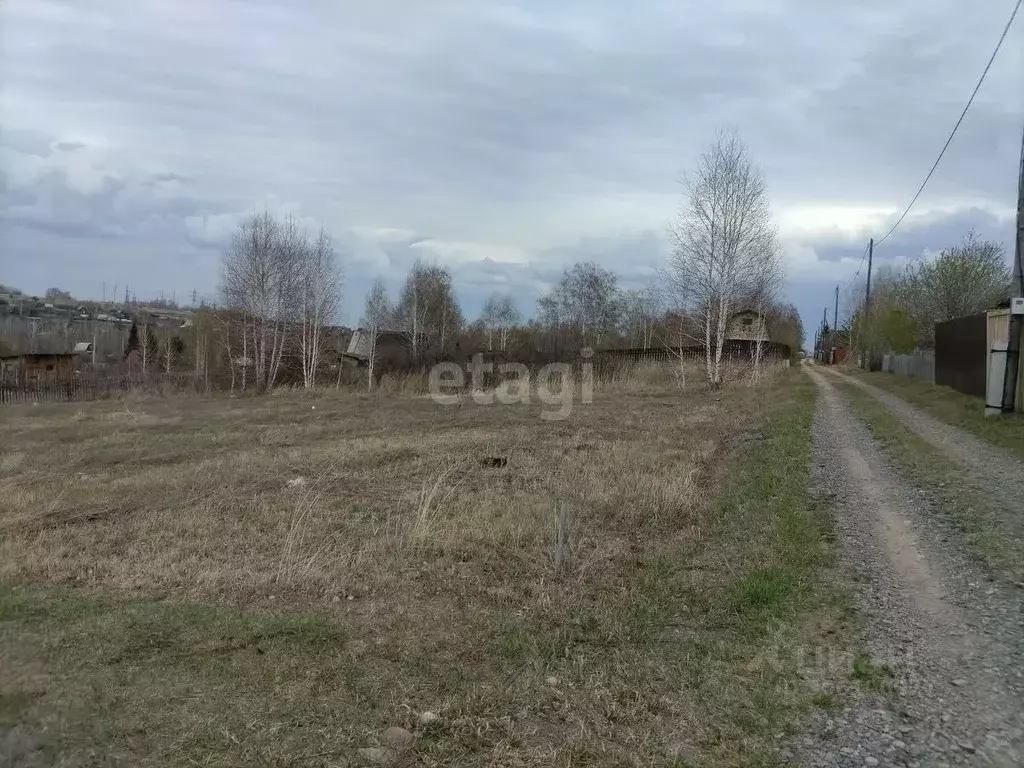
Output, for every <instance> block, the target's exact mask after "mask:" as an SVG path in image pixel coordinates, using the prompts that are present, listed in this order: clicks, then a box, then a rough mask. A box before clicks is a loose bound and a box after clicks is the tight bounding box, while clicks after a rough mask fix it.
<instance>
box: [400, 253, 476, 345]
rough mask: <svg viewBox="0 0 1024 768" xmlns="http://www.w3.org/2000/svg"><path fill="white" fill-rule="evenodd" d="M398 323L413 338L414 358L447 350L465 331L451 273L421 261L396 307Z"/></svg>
mask: <svg viewBox="0 0 1024 768" xmlns="http://www.w3.org/2000/svg"><path fill="white" fill-rule="evenodd" d="M395 323H396V325H397V326H398V327H399V328H400V329H402V330H403V331H404V332H405V333H406V335H408V337H409V341H410V347H411V349H412V354H413V357H414V358H418V357H419V356H420V355H421V354H422V353H423V352H424V350H425V349H426V348H428V347H431V346H433V347H434V348H435V349H436V350H438V351H439V350H440V349H443V348H444V345H445V342H446V341H447V340H448V339H449V338H450V337H451V336H453V335H455V334H456V333H458V332H459V331H460V330H461V328H462V312H461V310H460V309H459V305H458V302H457V301H456V300H455V293H454V290H453V288H452V277H451V275H450V274H449V273H448V270H446V269H444V268H443V267H439V266H437V265H434V264H425V263H424V262H422V261H419V260H417V261H416V262H415V263H414V264H413V265H412V268H411V269H410V270H409V275H408V276H407V277H406V279H405V284H404V285H403V286H402V292H401V295H400V296H399V299H398V304H397V305H396V307H395Z"/></svg>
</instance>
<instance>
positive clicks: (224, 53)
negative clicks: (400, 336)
mask: <svg viewBox="0 0 1024 768" xmlns="http://www.w3.org/2000/svg"><path fill="white" fill-rule="evenodd" d="M999 5H1001V4H999ZM687 6H689V7H687ZM1008 10H1009V9H1008V8H1002V7H996V4H991V5H985V6H984V7H983V8H982V7H970V8H968V7H966V6H964V5H963V4H962V3H958V2H955V0H939V1H938V2H926V1H925V0H902V2H896V3H893V2H889V1H886V2H883V0H865V2H860V3H856V4H831V3H828V4H826V3H819V2H811V1H810V0H789V1H788V2H787V1H784V0H756V2H755V0H737V1H735V2H730V3H722V4H717V5H714V6H707V5H694V4H672V3H664V2H658V1H656V0H640V1H639V2H634V3H629V4H622V3H613V2H611V1H610V0H600V1H598V2H583V1H582V0H567V1H566V2H562V3H546V2H545V3H541V2H536V1H534V2H530V1H527V0H524V1H522V2H502V3H470V2H465V1H464V0H439V1H438V2H432V3H422V4H414V3H407V2H404V1H402V2H400V0H380V2H377V3H373V4H366V3H358V4H357V3H354V2H340V3H334V2H311V3H304V4H302V5H301V7H300V6H295V5H292V4H288V3H283V2H271V1H270V0H258V1H247V2H242V0H224V1H223V2H219V3H215V4H210V3H202V2H198V1H196V2H183V3H174V4H167V3H149V4H146V3H144V4H142V5H141V6H140V7H139V8H138V9H137V11H135V12H133V13H130V14H128V13H124V12H123V8H121V7H119V6H117V5H115V4H113V3H105V2H96V3H89V4H69V3H55V2H47V1H46V0H40V1H39V2H33V3H23V4H4V5H3V7H2V8H0V17H2V19H0V21H2V22H3V23H2V25H0V29H2V30H3V31H2V32H0V35H2V36H3V40H2V41H0V42H2V46H0V50H3V53H2V54H0V66H3V68H4V72H5V87H4V89H3V91H2V92H0V108H2V109H3V113H4V116H5V126H4V129H3V131H2V132H0V162H2V171H3V173H4V184H3V195H4V207H5V212H4V214H3V216H4V218H3V220H2V222H0V226H2V227H3V229H2V231H0V245H3V246H4V250H3V252H2V253H0V258H3V259H4V264H3V268H4V274H5V279H6V280H13V281H15V282H17V281H19V280H24V281H38V280H41V279H42V278H40V274H41V273H43V272H45V273H46V276H47V279H46V280H45V281H44V282H45V283H46V284H49V283H50V282H52V280H50V279H49V275H51V274H52V275H57V276H59V275H62V274H65V273H69V274H70V273H74V274H80V273H82V272H80V270H79V267H78V266H77V264H78V263H79V262H81V261H82V260H93V262H92V263H93V264H94V266H95V268H96V269H101V268H102V269H111V270H119V271H121V272H122V273H133V274H135V275H136V276H137V277H133V278H132V280H133V281H138V282H140V283H142V282H144V281H147V280H148V281H151V283H152V284H151V285H149V286H147V290H149V291H151V292H156V291H158V290H163V291H164V292H165V293H167V292H170V289H171V288H176V289H177V290H178V291H179V292H185V291H187V290H191V288H192V287H195V286H194V285H191V284H190V283H193V282H194V281H197V280H203V281H206V283H205V284H203V285H201V286H199V287H200V290H201V292H204V293H208V292H212V291H213V290H214V288H215V284H216V273H217V259H218V253H219V252H220V251H221V250H223V248H224V247H225V246H226V244H227V242H228V240H229V236H230V233H231V231H232V229H233V227H234V226H236V225H237V223H238V222H239V221H240V220H241V219H242V218H243V217H244V216H245V215H247V214H249V213H251V212H252V211H253V210H256V209H258V208H262V207H264V206H266V207H268V208H271V209H272V210H276V211H281V212H283V211H289V212H292V213H295V214H296V215H298V216H300V217H302V218H303V219H304V220H308V221H310V222H311V223H315V222H319V221H324V222H325V223H326V224H327V225H328V226H329V227H330V228H331V230H332V232H334V234H335V237H336V239H337V242H338V245H339V251H341V252H342V253H343V254H344V257H345V259H346V262H347V269H348V272H349V281H348V282H349V304H350V306H351V309H350V314H352V315H353V316H355V315H358V313H359V309H358V307H359V305H361V294H360V291H361V290H363V289H364V287H365V286H366V285H368V283H369V281H370V280H372V279H373V278H374V276H376V275H378V274H380V275H382V276H383V277H385V279H387V280H388V281H389V283H390V284H391V285H392V286H397V283H398V281H399V280H400V277H401V274H402V273H403V271H404V270H406V269H408V266H409V265H410V264H411V263H412V262H413V261H414V260H415V259H416V258H426V259H433V260H436V261H438V262H439V263H443V264H445V265H446V266H449V267H450V268H451V269H452V271H453V273H454V275H455V279H456V284H457V286H458V287H459V288H460V291H461V292H462V293H463V294H464V297H463V298H464V301H465V302H466V303H467V305H472V304H479V302H480V301H481V298H480V297H481V296H483V295H486V293H488V292H490V291H491V290H509V291H512V292H514V293H516V295H517V297H519V298H520V304H521V309H523V310H529V309H530V305H532V301H533V299H534V298H535V296H536V294H537V293H538V292H539V291H541V290H543V289H544V287H545V286H546V285H548V284H550V283H552V282H554V281H557V279H558V277H559V275H560V274H561V271H562V269H564V268H565V266H567V265H568V264H571V263H572V262H573V261H576V260H583V259H591V260H594V261H596V262H598V263H600V264H602V266H606V267H608V268H612V269H615V270H616V271H617V272H619V274H620V275H622V279H623V282H624V284H627V285H630V286H633V285H639V284H642V283H644V282H647V281H649V280H650V279H651V277H652V276H653V275H654V272H655V269H656V268H657V266H658V265H659V264H660V263H661V261H662V260H663V257H664V254H665V250H666V245H665V238H664V233H665V227H666V225H667V223H668V221H669V220H670V219H671V217H672V213H673V210H674V208H675V206H676V205H677V203H678V197H679V194H680V191H681V190H680V188H679V186H678V185H677V183H676V182H677V179H678V178H679V175H680V172H681V171H683V170H684V169H685V168H686V167H687V166H689V165H692V162H693V160H694V158H695V157H696V155H697V154H698V153H699V152H700V150H701V149H702V148H703V146H705V145H706V143H707V142H708V141H709V140H710V139H711V138H713V136H714V134H715V132H716V130H718V129H719V128H723V127H725V128H735V129H737V130H738V131H739V132H740V134H741V135H742V136H743V138H744V139H745V140H746V141H747V142H748V143H749V145H750V147H751V151H752V152H753V154H754V157H755V158H756V160H757V161H758V162H759V163H760V164H761V165H762V166H763V167H764V169H765V171H766V174H767V177H768V181H769V185H770V190H771V192H772V196H773V203H774V207H775V210H776V212H777V213H778V214H779V218H780V221H781V222H782V226H781V230H782V231H781V234H782V235H783V238H784V240H785V241H786V245H787V254H789V257H788V262H789V264H788V266H789V278H790V283H789V284H790V286H791V288H792V290H794V291H797V290H799V291H803V290H805V289H806V288H807V286H809V285H817V283H816V281H824V280H825V278H826V277H827V278H829V279H832V278H834V277H837V276H839V275H838V274H837V272H843V271H844V270H845V272H844V274H848V275H852V272H853V271H854V270H855V269H856V264H855V262H856V260H857V259H858V258H859V255H860V253H861V252H862V250H863V241H864V240H866V238H867V237H868V236H869V235H871V234H875V235H876V236H877V235H878V234H880V233H881V232H884V231H885V229H886V228H887V227H886V223H887V221H891V218H892V216H893V215H894V212H897V211H898V209H899V208H900V206H902V205H903V204H905V202H906V201H907V200H908V199H909V197H910V196H911V195H912V194H913V192H914V190H915V189H916V187H917V184H918V183H919V182H920V179H921V177H922V175H923V174H924V172H925V171H926V170H927V168H928V166H929V165H930V163H931V161H932V160H933V159H934V156H935V153H936V152H937V151H938V149H939V147H941V144H942V142H943V141H944V139H945V136H946V134H947V133H948V131H949V128H950V126H951V125H952V122H953V121H954V120H955V118H956V115H957V113H958V112H959V109H960V108H961V107H962V105H963V102H964V100H965V99H966V97H967V95H968V93H969V92H970V88H971V87H972V86H973V82H974V79H975V78H976V77H977V74H978V72H980V69H981V67H982V66H983V64H984V60H985V58H986V57H987V55H988V53H989V52H990V50H991V46H992V44H993V43H994V42H995V38H996V36H997V35H998V33H999V31H1000V29H1001V26H1002V24H1003V22H1004V21H1005V14H1006V13H1008ZM1022 29H1024V28H1022V27H1020V26H1019V27H1018V29H1016V30H1014V32H1013V33H1012V34H1011V37H1010V39H1008V41H1007V44H1006V47H1005V49H1004V51H1003V53H1002V54H1001V56H1000V58H999V60H998V61H997V62H996V65H995V66H994V67H993V70H992V72H991V74H990V77H989V80H988V82H987V83H986V85H985V88H984V89H983V90H982V92H981V93H980V94H979V97H978V100H977V102H976V104H975V107H974V108H973V109H972V111H971V113H970V115H969V116H968V119H967V120H966V121H965V122H964V125H963V127H962V129H961V132H960V134H959V135H958V137H957V140H956V141H955V142H954V144H953V146H952V147H951V149H950V152H949V154H948V156H947V158H946V160H945V161H944V163H943V164H942V166H940V168H939V171H938V172H937V173H936V175H935V178H934V179H933V181H932V183H931V185H930V186H929V188H928V190H926V192H925V194H924V195H923V196H922V198H921V200H920V202H919V205H918V209H917V210H916V211H915V214H917V213H921V214H922V216H921V217H919V218H918V217H916V216H915V217H911V218H910V219H908V220H907V222H906V224H905V225H904V228H902V229H901V231H900V232H899V233H897V235H896V236H894V237H893V238H892V239H891V240H890V241H889V242H888V243H887V244H886V246H887V249H880V251H879V259H880V261H882V262H884V261H885V260H886V259H887V258H889V254H896V253H901V254H916V253H920V252H922V251H925V250H929V251H934V250H937V249H938V248H940V247H943V246H944V245H948V244H950V242H951V241H952V242H955V241H957V240H959V238H960V237H961V236H962V234H963V233H962V232H961V231H960V230H961V229H964V230H966V228H968V227H969V226H970V225H972V224H973V225H975V226H977V227H978V228H979V230H983V231H989V230H991V231H994V232H998V231H1002V230H1001V229H1000V227H1001V226H1002V224H1001V222H1003V221H1005V214H1006V211H1007V209H1008V208H1009V207H1010V206H1011V205H1012V200H1013V184H1014V181H1015V176H1014V173H1013V169H1014V167H1015V163H1016V158H1017V153H1018V151H1019V147H1018V145H1017V142H1018V141H1019V135H1020V121H1021V118H1022V115H1024V93H1022V92H1021V89H1020V87H1019V81H1018V75H1019V72H1020V71H1022V70H1024V52H1022V51H1024V44H1022V34H1021V32H1022ZM944 211H945V213H944ZM11 244H14V245H15V246H16V247H17V249H18V250H19V252H20V253H29V254H31V255H32V258H33V259H34V260H35V261H33V265H34V266H33V267H32V268H31V270H28V268H22V267H21V266H18V265H17V264H27V263H28V262H27V261H24V260H19V261H18V262H17V264H16V265H15V266H13V267H12V266H11V265H10V259H9V256H8V254H10V253H12V250H11ZM90 244H92V245H90ZM93 245H94V246H95V247H93ZM111 254H120V255H119V256H118V257H117V258H118V259H120V261H116V262H115V261H112V259H113V256H111ZM181 260H184V261H185V262H186V263H189V264H190V265H192V267H191V268H190V270H189V271H188V273H187V274H185V273H183V271H182V270H180V269H175V268H173V267H172V266H169V264H174V263H176V261H181ZM72 261H74V262H75V264H76V266H74V267H71V266H69V265H71V264H72ZM39 262H44V263H45V264H46V266H45V267H39V266H38V263H39ZM82 274H84V273H82ZM91 279H92V278H91V277H90V280H91ZM112 279H113V276H111V280H112ZM25 287H26V288H28V289H34V290H41V289H42V288H45V287H46V285H26V286H25ZM69 287H72V288H73V289H76V290H93V289H90V288H88V286H87V285H85V284H83V285H82V286H81V287H78V286H69ZM807 290H810V289H807ZM814 290H817V288H814ZM807 301H808V302H809V301H810V299H809V298H808V299H807ZM801 308H803V307H801ZM808 311H810V310H808ZM353 319H357V318H353Z"/></svg>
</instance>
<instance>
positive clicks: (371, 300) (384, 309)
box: [363, 278, 391, 389]
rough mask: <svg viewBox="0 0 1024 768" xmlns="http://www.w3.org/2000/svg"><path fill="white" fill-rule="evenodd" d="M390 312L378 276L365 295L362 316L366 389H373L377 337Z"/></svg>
mask: <svg viewBox="0 0 1024 768" xmlns="http://www.w3.org/2000/svg"><path fill="white" fill-rule="evenodd" d="M390 313H391V304H390V303H389V302H388V292H387V288H385V287H384V281H383V280H380V279H379V278H378V279H377V280H375V281H374V283H373V287H372V288H371V289H370V293H369V294H368V295H367V297H366V310H365V316H364V318H363V324H364V325H365V326H366V334H367V348H366V359H367V368H368V370H367V372H366V388H367V389H373V384H374V373H375V372H376V367H377V337H378V336H379V335H380V332H381V329H382V328H383V327H384V323H386V322H387V318H388V315H389V314H390Z"/></svg>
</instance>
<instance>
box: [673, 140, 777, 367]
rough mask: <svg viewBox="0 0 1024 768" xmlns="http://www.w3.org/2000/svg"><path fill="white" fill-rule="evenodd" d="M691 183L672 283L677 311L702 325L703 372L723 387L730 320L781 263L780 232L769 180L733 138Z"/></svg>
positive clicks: (702, 162) (715, 147) (716, 148)
mask: <svg viewBox="0 0 1024 768" xmlns="http://www.w3.org/2000/svg"><path fill="white" fill-rule="evenodd" d="M686 186H687V197H686V200H685V201H684V203H683V205H682V206H681V208H680V210H679V213H678V216H677V218H676V221H675V222H674V224H673V225H672V227H671V229H670V232H671V235H672V238H673V240H674V248H673V252H672V255H671V258H670V262H669V270H668V272H669V279H670V282H671V288H672V292H673V293H674V294H675V296H676V298H677V300H678V301H679V303H680V309H681V310H682V311H684V312H686V313H688V314H690V315H691V316H692V317H693V318H694V319H695V320H696V321H697V325H698V326H699V328H700V332H701V337H702V338H701V343H702V346H703V349H704V368H705V375H706V377H707V380H708V383H709V384H710V385H711V386H712V387H718V386H720V385H721V384H722V353H723V350H724V348H725V340H726V332H727V328H728V323H729V319H730V317H731V316H732V314H733V312H734V311H735V309H736V307H737V302H738V301H739V300H741V297H743V296H745V295H748V296H749V295H751V294H753V293H754V291H755V289H756V287H757V285H758V284H759V281H760V280H761V277H762V275H763V273H764V272H765V270H769V269H771V268H773V266H777V264H778V262H777V258H776V257H775V254H776V250H775V235H774V230H773V227H772V221H771V211H770V209H769V204H768V193H767V189H766V187H765V181H764V177H763V176H762V174H761V172H760V170H759V169H758V168H757V167H755V166H754V164H753V162H752V161H751V160H750V157H749V154H748V152H747V148H746V147H745V146H744V144H743V143H742V142H741V141H740V140H739V138H738V137H736V136H735V135H732V134H724V133H723V134H720V135H719V137H718V139H717V140H716V141H715V143H714V144H712V145H711V147H709V148H708V150H707V151H705V152H704V154H702V155H701V157H700V159H699V160H698V163H697V168H696V170H695V171H694V173H693V175H692V176H690V177H688V178H687V179H686Z"/></svg>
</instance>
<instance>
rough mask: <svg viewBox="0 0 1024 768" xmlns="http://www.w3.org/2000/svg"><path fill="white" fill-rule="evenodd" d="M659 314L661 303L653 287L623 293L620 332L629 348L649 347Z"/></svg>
mask: <svg viewBox="0 0 1024 768" xmlns="http://www.w3.org/2000/svg"><path fill="white" fill-rule="evenodd" d="M661 314H662V312H661V301H660V297H659V295H658V291H657V290H655V288H654V286H648V287H647V288H642V289H640V290H630V291H625V292H623V294H622V321H623V328H622V330H623V333H624V334H625V336H626V337H627V338H628V339H629V343H630V345H631V346H636V345H637V344H639V345H640V346H641V347H644V348H647V347H650V346H651V344H652V343H653V340H654V327H655V323H656V322H657V320H658V317H659V315H661Z"/></svg>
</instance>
